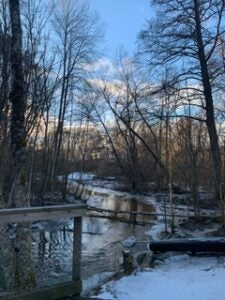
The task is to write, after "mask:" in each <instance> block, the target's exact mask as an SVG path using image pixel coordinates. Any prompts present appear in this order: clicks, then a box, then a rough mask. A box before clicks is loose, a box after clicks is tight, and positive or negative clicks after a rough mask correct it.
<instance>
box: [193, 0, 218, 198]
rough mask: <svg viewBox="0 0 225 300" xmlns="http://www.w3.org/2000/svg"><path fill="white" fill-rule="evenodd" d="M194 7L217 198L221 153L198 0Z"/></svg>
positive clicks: (195, 1)
mask: <svg viewBox="0 0 225 300" xmlns="http://www.w3.org/2000/svg"><path fill="white" fill-rule="evenodd" d="M194 8H195V22H196V40H197V43H198V56H199V62H200V68H201V75H202V84H203V89H204V97H205V103H206V125H207V129H208V133H209V140H210V150H211V154H212V160H213V166H214V178H215V193H216V196H217V197H218V198H220V197H221V195H220V189H221V166H222V161H221V153H220V147H219V141H218V135H217V130H216V124H215V115H214V104H213V96H212V87H211V83H210V77H209V70H208V65H207V59H206V55H205V49H204V44H203V38H202V32H201V19H200V8H199V0H194Z"/></svg>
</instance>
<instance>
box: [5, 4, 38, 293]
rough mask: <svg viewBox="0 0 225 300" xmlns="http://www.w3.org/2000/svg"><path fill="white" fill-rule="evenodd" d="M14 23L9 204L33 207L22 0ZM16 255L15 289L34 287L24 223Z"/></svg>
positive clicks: (27, 229)
mask: <svg viewBox="0 0 225 300" xmlns="http://www.w3.org/2000/svg"><path fill="white" fill-rule="evenodd" d="M9 9H10V20H11V31H12V41H11V71H12V90H11V93H10V100H11V103H12V119H11V152H12V160H13V162H12V164H13V183H12V188H11V193H10V201H9V205H10V206H12V207H24V206H29V205H30V203H29V197H28V176H27V173H26V168H25V147H26V132H25V112H26V99H25V88H24V86H25V84H24V74H23V64H22V58H23V56H22V28H21V20H20V3H19V0H9ZM15 231H16V232H15V233H16V236H15V239H14V246H13V249H14V250H15V251H14V256H15V273H14V278H15V282H14V286H15V288H16V289H17V290H19V291H20V290H24V289H29V288H32V287H34V285H35V279H34V272H33V269H32V260H31V243H30V226H29V223H27V222H21V223H20V224H19V225H17V227H16V229H15Z"/></svg>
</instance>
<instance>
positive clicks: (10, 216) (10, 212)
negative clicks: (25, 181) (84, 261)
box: [0, 205, 87, 300]
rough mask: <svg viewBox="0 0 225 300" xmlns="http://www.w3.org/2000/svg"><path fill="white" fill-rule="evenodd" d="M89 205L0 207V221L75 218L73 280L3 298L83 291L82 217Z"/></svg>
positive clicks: (60, 295) (37, 297)
mask: <svg viewBox="0 0 225 300" xmlns="http://www.w3.org/2000/svg"><path fill="white" fill-rule="evenodd" d="M86 212H87V206H86V205H59V206H43V207H26V208H15V209H0V223H1V224H4V223H5V224H6V223H19V222H23V221H29V222H35V221H40V220H50V219H65V218H71V217H73V218H74V229H73V259H72V280H71V281H69V282H64V283H62V284H57V285H54V286H50V287H44V288H35V289H33V290H30V291H26V292H24V293H23V294H20V295H18V294H17V295H16V294H13V293H3V294H0V299H1V300H6V299H7V300H19V299H20V300H21V299H23V300H31V299H32V300H43V299H48V300H53V299H60V298H63V297H67V296H71V295H79V294H80V293H81V291H82V280H81V272H80V264H81V238H82V217H83V216H86Z"/></svg>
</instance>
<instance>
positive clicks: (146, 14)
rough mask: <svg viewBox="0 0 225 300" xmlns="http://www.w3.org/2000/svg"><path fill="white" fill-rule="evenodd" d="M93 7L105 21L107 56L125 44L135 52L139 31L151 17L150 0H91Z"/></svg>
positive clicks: (125, 47) (111, 55)
mask: <svg viewBox="0 0 225 300" xmlns="http://www.w3.org/2000/svg"><path fill="white" fill-rule="evenodd" d="M90 4H91V7H92V8H93V9H94V10H96V11H97V12H98V14H99V15H100V18H101V20H102V21H103V22H104V23H105V42H106V52H105V56H106V57H109V58H111V57H113V56H114V55H115V54H116V51H117V50H118V49H119V48H120V47H121V46H123V47H124V49H125V50H126V51H128V53H129V54H132V53H133V50H134V48H135V41H136V37H137V34H138V32H139V31H140V30H141V29H142V28H143V25H144V24H145V21H146V20H147V19H149V18H150V16H151V14H152V10H151V7H150V0H90Z"/></svg>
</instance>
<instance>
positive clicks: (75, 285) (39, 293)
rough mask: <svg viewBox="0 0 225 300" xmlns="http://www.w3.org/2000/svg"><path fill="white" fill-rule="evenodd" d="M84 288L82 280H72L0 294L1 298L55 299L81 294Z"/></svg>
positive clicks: (5, 299)
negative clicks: (30, 289) (50, 285)
mask: <svg viewBox="0 0 225 300" xmlns="http://www.w3.org/2000/svg"><path fill="white" fill-rule="evenodd" d="M81 290H82V282H81V280H79V281H70V282H65V283H62V284H57V285H54V286H52V287H45V288H39V289H33V290H32V291H30V292H24V293H21V294H19V295H18V294H17V295H15V294H0V299H1V300H44V299H46V300H55V299H60V298H64V297H68V296H73V295H79V294H80V293H81Z"/></svg>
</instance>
